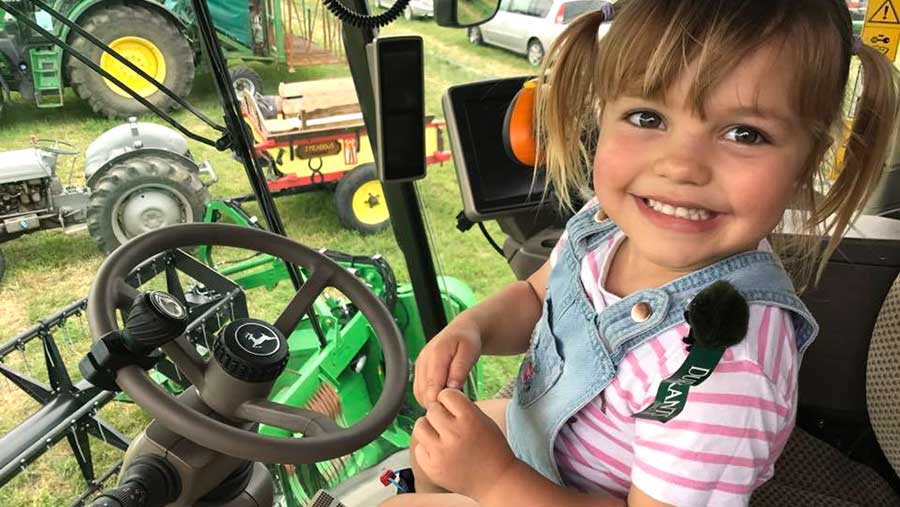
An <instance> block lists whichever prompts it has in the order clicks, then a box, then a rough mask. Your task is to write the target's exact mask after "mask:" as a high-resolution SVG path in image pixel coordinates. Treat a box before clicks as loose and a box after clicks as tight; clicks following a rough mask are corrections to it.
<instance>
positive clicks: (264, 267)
mask: <svg viewBox="0 0 900 507" xmlns="http://www.w3.org/2000/svg"><path fill="white" fill-rule="evenodd" d="M204 222H208V223H212V222H226V223H235V224H238V225H242V226H246V227H258V225H256V220H255V219H254V218H252V217H250V216H249V215H248V214H247V213H245V212H244V211H243V209H241V207H240V206H239V205H237V204H236V203H234V202H231V201H221V200H213V201H211V202H210V203H209V204H208V205H207V211H206V215H205V217H204ZM213 254H214V252H213V249H211V248H210V247H208V246H201V247H199V248H198V250H197V252H196V256H197V258H198V259H199V260H200V261H201V262H203V263H204V264H206V265H208V266H210V267H213V268H215V269H216V271H217V272H218V273H220V274H222V275H224V276H226V277H228V278H229V279H231V280H232V281H233V282H235V283H237V284H238V285H240V287H241V288H242V289H243V290H245V291H250V290H254V289H261V288H265V289H267V290H271V289H274V288H275V286H276V285H277V284H278V283H279V282H282V283H290V280H289V276H288V272H287V269H286V268H285V266H284V264H283V262H282V261H281V260H279V259H276V258H273V257H271V256H269V255H255V256H252V257H250V258H247V259H242V260H238V261H235V262H231V263H225V262H221V263H219V264H220V265H217V263H216V261H215V258H214V255H213ZM325 254H326V255H328V256H329V257H331V258H332V260H335V261H336V262H337V263H338V264H340V265H341V266H343V267H344V268H346V269H348V270H351V271H353V272H354V273H355V274H356V275H357V276H358V277H359V278H361V279H362V280H364V281H365V282H366V283H367V285H368V286H369V287H370V289H371V290H372V292H373V293H374V294H375V295H376V296H378V297H379V298H381V299H382V300H383V301H384V302H385V303H386V305H387V306H388V307H389V308H390V309H391V310H392V313H393V315H394V319H395V321H396V323H397V326H398V327H399V329H400V331H401V333H402V334H403V336H404V338H405V341H406V347H407V352H408V354H409V358H410V362H413V361H414V360H415V358H416V357H417V356H418V355H419V352H420V351H421V350H422V348H423V347H424V346H425V343H426V340H425V335H424V332H423V328H422V322H421V320H420V318H419V312H418V310H417V307H416V302H415V295H414V294H413V290H412V287H411V285H409V284H399V285H398V284H396V282H395V281H394V279H393V273H392V271H391V268H390V266H389V265H388V264H387V262H386V261H385V260H384V259H383V258H381V257H380V256H374V257H368V256H358V255H349V254H342V253H339V252H331V251H326V252H325ZM301 273H302V274H304V275H305V273H303V271H302V269H301ZM439 284H440V287H441V296H442V301H443V303H444V310H445V312H446V314H447V317H448V319H452V318H453V317H455V316H456V315H458V314H459V313H460V312H462V311H463V310H465V309H467V308H470V307H471V306H473V305H474V304H475V294H474V292H473V291H472V289H471V288H469V286H468V285H466V283H465V282H463V281H461V280H459V279H457V278H453V277H440V280H439ZM347 303H348V302H347V300H346V299H345V298H344V297H343V295H341V294H340V293H338V292H328V291H326V292H325V293H324V294H323V296H322V297H320V298H318V299H317V300H316V301H315V302H314V303H313V307H314V309H315V314H316V315H317V316H318V319H317V320H318V327H319V328H320V330H321V333H322V338H320V335H319V334H318V333H317V332H316V330H315V329H314V328H313V324H312V322H311V321H310V320H309V318H304V319H303V320H302V321H300V323H299V324H298V326H297V328H296V329H295V330H294V332H293V333H292V334H291V335H290V336H289V337H288V347H289V350H290V354H289V356H288V357H289V359H288V364H287V367H286V368H285V371H284V373H282V374H281V376H280V377H279V378H278V379H277V380H276V381H275V384H274V386H273V387H272V391H271V396H270V399H271V400H272V401H275V402H277V403H283V404H285V405H290V406H295V407H306V408H309V409H311V410H316V411H320V412H325V413H327V415H331V416H333V417H335V420H336V422H337V423H338V424H339V425H341V426H350V425H352V424H355V423H356V422H358V421H360V420H361V419H363V417H365V416H366V414H368V413H369V412H370V411H371V410H372V407H373V406H374V404H375V401H376V400H377V399H378V396H379V394H380V393H381V387H382V385H383V384H384V370H383V365H382V361H381V348H380V346H379V345H378V341H377V340H376V338H375V335H374V333H373V330H372V328H371V327H370V326H369V324H368V322H367V321H366V319H365V317H364V316H363V314H362V313H360V312H358V311H356V309H355V308H353V307H351V306H348V304H347ZM151 375H152V376H153V378H154V379H155V380H156V381H157V382H158V383H159V384H161V385H163V386H164V387H165V388H167V389H169V390H170V391H173V392H178V391H180V390H181V389H182V387H181V386H179V384H178V383H176V382H174V381H173V380H172V379H170V378H168V377H166V376H165V375H164V374H162V373H160V372H159V371H153V372H151ZM480 385H481V367H480V365H479V364H476V365H475V367H474V368H473V369H472V373H471V374H470V376H469V379H468V381H467V383H466V386H465V391H466V393H467V394H468V395H469V396H470V397H471V398H473V399H478V397H479V394H480V393H479V388H480ZM118 399H119V400H122V401H127V400H128V397H127V396H126V395H125V394H124V393H121V394H119V395H118ZM329 412H330V413H329ZM424 413H425V411H424V409H423V408H422V407H421V406H420V405H419V404H418V403H417V402H416V400H415V397H414V396H413V393H412V384H411V383H410V384H409V385H408V386H407V393H406V402H405V404H404V406H403V407H402V409H401V411H400V415H399V416H398V417H397V418H396V419H395V420H394V422H393V423H392V424H391V426H390V427H389V428H388V429H387V430H386V431H385V432H384V433H383V434H382V435H381V436H380V437H379V438H378V439H376V440H375V441H373V442H371V443H370V444H368V445H366V446H365V447H363V448H362V449H359V450H358V451H356V452H354V453H353V454H351V455H349V456H345V457H342V458H339V459H334V460H330V461H326V462H321V463H316V464H310V465H302V466H290V465H275V466H274V467H273V470H272V472H273V476H274V477H275V479H276V481H277V484H278V488H279V490H280V492H281V498H282V502H283V503H282V505H284V506H286V507H302V506H304V505H306V502H307V501H308V500H309V499H310V498H311V497H312V496H313V495H314V494H315V492H316V491H317V490H318V489H320V488H326V489H327V488H331V487H334V486H336V485H337V484H339V483H340V482H342V481H344V480H346V479H348V478H350V477H352V476H354V475H355V474H357V473H358V472H360V471H363V470H366V469H369V468H371V467H374V466H377V465H378V464H379V463H381V462H383V461H384V460H385V459H386V458H387V457H389V456H391V455H392V454H394V453H397V452H399V451H401V450H403V449H406V448H408V447H409V444H410V435H411V434H412V429H413V425H414V424H415V421H416V419H417V418H418V417H420V416H422V415H424ZM259 431H260V433H263V434H266V435H272V436H287V437H290V436H299V435H292V434H291V433H290V432H289V431H287V430H283V429H280V428H275V427H270V426H261V427H260V429H259Z"/></svg>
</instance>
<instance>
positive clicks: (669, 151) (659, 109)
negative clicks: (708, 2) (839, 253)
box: [593, 48, 812, 274]
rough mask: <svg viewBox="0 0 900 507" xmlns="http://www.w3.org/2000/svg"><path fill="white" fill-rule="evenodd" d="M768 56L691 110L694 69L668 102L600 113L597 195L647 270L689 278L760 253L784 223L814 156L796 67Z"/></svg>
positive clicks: (623, 103)
mask: <svg viewBox="0 0 900 507" xmlns="http://www.w3.org/2000/svg"><path fill="white" fill-rule="evenodd" d="M777 56H778V53H777V51H774V50H772V49H771V48H763V49H760V50H758V51H756V52H755V53H754V54H752V55H751V56H750V57H749V58H747V59H745V60H744V61H743V62H742V63H741V64H740V65H739V66H737V67H736V68H735V70H734V71H733V72H732V73H731V74H730V75H729V76H728V77H727V78H726V79H724V80H723V81H722V82H721V84H720V85H719V86H718V87H717V88H715V89H713V90H712V91H711V93H709V94H708V98H707V102H706V103H705V105H704V106H705V107H704V113H705V114H704V117H702V118H701V117H700V116H699V115H698V114H697V113H695V111H693V110H692V108H691V107H690V104H689V102H688V100H687V99H686V98H687V93H688V90H689V87H690V86H691V83H692V81H693V79H692V77H693V76H692V75H691V74H692V72H693V71H692V70H691V68H689V69H688V70H687V71H686V72H685V73H684V76H683V77H681V78H680V79H679V80H678V81H677V82H675V83H673V86H672V87H671V88H670V89H669V90H668V91H667V94H666V97H665V100H663V101H657V100H652V99H644V98H640V97H629V96H623V97H620V98H618V99H615V100H613V101H611V102H609V103H608V104H607V105H606V107H605V108H604V111H603V116H602V119H601V124H600V136H599V138H598V145H597V152H596V157H595V159H594V175H593V178H594V189H595V191H596V193H597V197H598V198H599V200H600V202H601V203H602V205H603V208H604V211H606V212H607V213H608V215H609V216H610V218H612V219H613V221H614V222H615V223H616V224H617V225H619V227H621V228H622V230H623V231H624V232H625V234H626V235H627V237H628V238H629V241H631V245H630V247H631V251H632V252H633V253H634V254H636V255H637V256H638V260H641V261H645V262H649V263H650V264H645V266H647V267H656V268H660V269H662V270H664V271H666V272H670V273H672V274H683V273H687V272H690V271H693V270H695V269H698V268H701V267H704V266H706V265H709V264H711V263H712V262H715V261H716V260H719V259H721V258H724V257H727V256H729V255H732V254H734V253H737V252H741V251H746V250H753V249H755V248H756V247H757V245H758V243H759V241H760V240H761V239H763V238H764V237H765V236H766V235H767V234H768V233H769V232H771V231H772V230H773V228H774V227H775V226H776V225H777V224H778V222H779V221H780V220H781V216H782V214H783V212H784V209H785V207H786V206H787V204H788V202H789V201H790V199H791V197H792V195H793V191H794V184H795V182H797V181H798V178H799V177H800V175H801V173H802V172H803V167H804V164H805V162H806V161H807V159H808V156H809V154H810V150H811V146H812V144H811V139H810V135H809V133H808V131H807V130H806V129H805V128H804V124H803V122H802V121H801V119H800V118H798V117H797V115H796V114H795V113H794V112H793V108H792V107H791V103H790V97H789V94H788V90H790V89H791V83H790V80H789V76H790V75H791V62H789V61H785V59H784V58H781V59H779V58H777Z"/></svg>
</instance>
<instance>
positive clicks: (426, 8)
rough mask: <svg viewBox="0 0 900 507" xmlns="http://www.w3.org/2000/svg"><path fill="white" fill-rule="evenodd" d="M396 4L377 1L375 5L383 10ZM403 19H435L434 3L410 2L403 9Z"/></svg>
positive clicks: (424, 0) (392, 0) (388, 0)
mask: <svg viewBox="0 0 900 507" xmlns="http://www.w3.org/2000/svg"><path fill="white" fill-rule="evenodd" d="M394 3H395V2H394V0H375V5H376V6H377V7H381V8H382V9H388V8H390V6H392V5H394ZM403 17H404V18H406V19H407V20H410V19H412V18H430V17H434V3H433V2H432V0H410V2H409V5H407V6H406V9H403Z"/></svg>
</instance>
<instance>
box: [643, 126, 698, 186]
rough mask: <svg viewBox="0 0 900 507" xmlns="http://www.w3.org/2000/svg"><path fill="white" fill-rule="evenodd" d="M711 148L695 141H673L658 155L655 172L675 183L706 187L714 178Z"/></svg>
mask: <svg viewBox="0 0 900 507" xmlns="http://www.w3.org/2000/svg"><path fill="white" fill-rule="evenodd" d="M711 149H712V147H711V146H704V143H702V142H698V140H697V139H696V138H694V139H671V140H669V142H668V143H666V146H664V147H662V149H661V151H660V152H658V153H657V157H656V160H655V162H654V167H653V170H654V172H655V173H656V175H657V176H661V177H663V178H666V179H668V180H670V181H672V182H673V183H680V184H684V185H698V186H700V185H705V184H707V183H709V180H710V179H711V177H712V168H711V166H710V163H709V158H708V157H709V152H710V150H711Z"/></svg>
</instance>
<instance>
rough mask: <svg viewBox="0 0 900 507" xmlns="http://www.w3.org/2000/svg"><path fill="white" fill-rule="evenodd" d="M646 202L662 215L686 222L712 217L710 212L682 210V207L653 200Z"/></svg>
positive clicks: (646, 200) (645, 200)
mask: <svg viewBox="0 0 900 507" xmlns="http://www.w3.org/2000/svg"><path fill="white" fill-rule="evenodd" d="M644 202H646V203H647V206H650V207H651V208H653V209H654V210H656V211H658V212H660V213H663V214H665V215H670V216H674V217H678V218H683V219H685V220H693V221H700V220H707V219H709V217H710V214H709V212H708V211H706V210H705V209H691V208H682V207H681V206H672V205H671V204H666V203H662V202H659V201H654V200H653V199H644Z"/></svg>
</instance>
